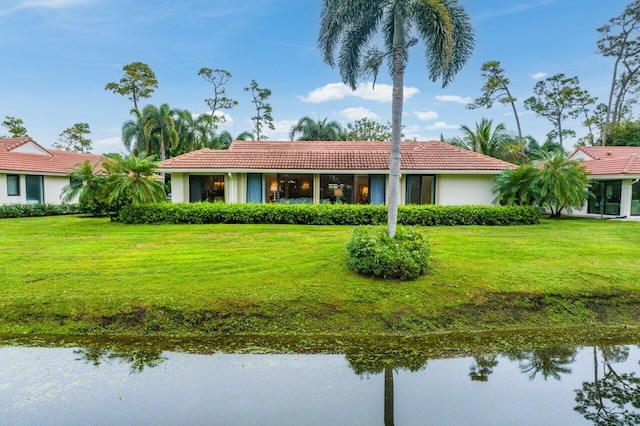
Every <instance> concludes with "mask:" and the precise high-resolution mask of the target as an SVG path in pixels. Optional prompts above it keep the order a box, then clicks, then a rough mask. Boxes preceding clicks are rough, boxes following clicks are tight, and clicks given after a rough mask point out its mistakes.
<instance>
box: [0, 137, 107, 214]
mask: <svg viewBox="0 0 640 426" xmlns="http://www.w3.org/2000/svg"><path fill="white" fill-rule="evenodd" d="M103 159H104V157H102V156H100V155H92V154H81V153H77V152H65V151H56V150H51V149H46V148H44V147H43V146H42V145H40V144H39V143H37V142H36V141H34V140H33V139H31V138H30V137H24V138H6V139H0V205H2V204H27V203H49V204H60V203H62V189H63V188H64V187H65V186H67V185H68V184H69V183H70V181H69V178H68V177H67V176H66V175H67V174H68V173H69V172H70V171H71V169H72V168H73V166H74V165H76V164H78V163H83V162H85V161H87V160H89V161H90V162H91V163H94V164H95V163H98V162H100V161H101V160H103Z"/></svg>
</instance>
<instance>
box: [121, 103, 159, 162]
mask: <svg viewBox="0 0 640 426" xmlns="http://www.w3.org/2000/svg"><path fill="white" fill-rule="evenodd" d="M131 114H132V115H134V116H135V119H133V120H127V121H125V122H124V124H123V125H122V142H123V143H124V146H125V148H127V151H129V152H132V153H134V154H136V155H137V154H140V153H143V152H144V153H146V154H147V155H151V154H152V153H153V146H152V145H153V142H152V141H151V140H150V138H147V137H146V136H145V133H144V123H145V117H144V116H143V115H142V113H141V112H140V111H139V110H137V109H135V108H133V109H132V110H131Z"/></svg>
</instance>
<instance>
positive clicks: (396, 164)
mask: <svg viewBox="0 0 640 426" xmlns="http://www.w3.org/2000/svg"><path fill="white" fill-rule="evenodd" d="M394 13H395V19H394V24H395V25H394V30H393V45H394V47H393V97H392V103H391V126H392V129H391V159H390V162H389V213H388V221H387V234H388V235H389V237H390V238H393V237H395V236H396V225H397V222H398V204H399V203H400V162H401V154H400V137H401V136H400V132H401V130H402V102H403V99H404V49H405V45H404V28H403V27H402V17H401V16H400V12H399V11H397V10H396V11H395V12H394Z"/></svg>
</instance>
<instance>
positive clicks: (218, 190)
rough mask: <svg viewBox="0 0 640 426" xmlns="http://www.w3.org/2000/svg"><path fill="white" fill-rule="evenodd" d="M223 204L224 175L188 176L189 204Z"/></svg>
mask: <svg viewBox="0 0 640 426" xmlns="http://www.w3.org/2000/svg"><path fill="white" fill-rule="evenodd" d="M198 201H207V202H209V203H214V202H221V203H224V175H215V176H197V175H191V176H189V202H190V203H196V202H198Z"/></svg>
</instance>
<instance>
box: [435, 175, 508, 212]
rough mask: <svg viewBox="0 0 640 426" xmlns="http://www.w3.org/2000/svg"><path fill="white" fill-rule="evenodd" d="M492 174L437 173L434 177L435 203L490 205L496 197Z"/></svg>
mask: <svg viewBox="0 0 640 426" xmlns="http://www.w3.org/2000/svg"><path fill="white" fill-rule="evenodd" d="M492 189H493V175H438V177H437V178H436V204H441V205H465V204H484V205H491V204H493V200H494V199H495V198H496V196H495V194H493V193H492V192H491V190H492Z"/></svg>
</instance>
